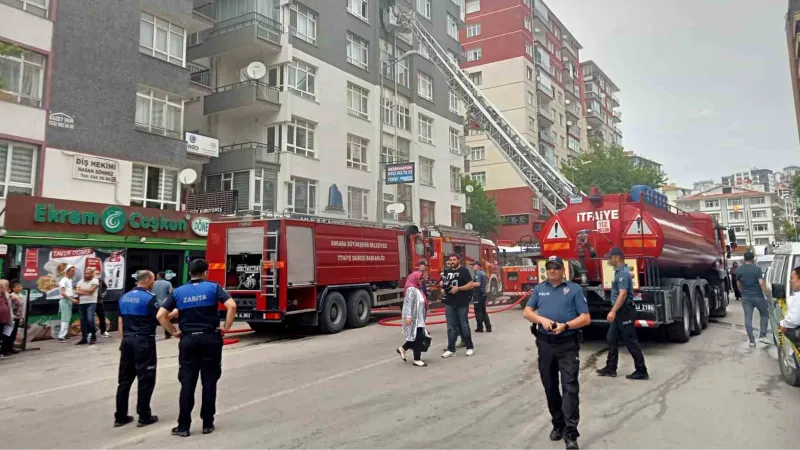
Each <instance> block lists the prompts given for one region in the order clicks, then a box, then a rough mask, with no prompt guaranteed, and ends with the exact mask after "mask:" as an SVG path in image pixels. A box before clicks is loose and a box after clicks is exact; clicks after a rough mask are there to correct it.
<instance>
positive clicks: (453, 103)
mask: <svg viewBox="0 0 800 450" xmlns="http://www.w3.org/2000/svg"><path fill="white" fill-rule="evenodd" d="M450 112H451V113H453V114H461V103H460V100H459V99H458V95H456V93H455V92H453V90H452V89H450Z"/></svg>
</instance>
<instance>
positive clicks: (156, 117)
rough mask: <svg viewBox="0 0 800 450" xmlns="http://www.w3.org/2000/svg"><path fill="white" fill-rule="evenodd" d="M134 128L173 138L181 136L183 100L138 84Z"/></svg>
mask: <svg viewBox="0 0 800 450" xmlns="http://www.w3.org/2000/svg"><path fill="white" fill-rule="evenodd" d="M136 128H138V129H140V130H143V131H147V132H149V133H154V134H160V135H162V136H167V137H171V138H173V139H181V138H182V137H183V100H182V99H180V98H178V97H176V96H174V95H171V94H167V93H164V92H160V91H156V90H154V89H150V88H146V87H143V86H139V87H138V88H137V91H136Z"/></svg>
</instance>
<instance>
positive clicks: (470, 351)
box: [467, 348, 475, 356]
mask: <svg viewBox="0 0 800 450" xmlns="http://www.w3.org/2000/svg"><path fill="white" fill-rule="evenodd" d="M474 354H475V351H474V350H473V349H471V348H470V349H467V356H472V355H474Z"/></svg>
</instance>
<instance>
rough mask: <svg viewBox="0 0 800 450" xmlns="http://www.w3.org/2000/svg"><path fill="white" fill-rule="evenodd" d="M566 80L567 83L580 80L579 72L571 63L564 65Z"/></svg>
mask: <svg viewBox="0 0 800 450" xmlns="http://www.w3.org/2000/svg"><path fill="white" fill-rule="evenodd" d="M565 58H566V57H565ZM564 79H565V80H566V81H575V80H577V79H578V71H577V70H576V69H575V65H574V64H572V63H571V62H568V63H564Z"/></svg>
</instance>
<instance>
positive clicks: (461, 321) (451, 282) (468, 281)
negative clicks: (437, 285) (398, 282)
mask: <svg viewBox="0 0 800 450" xmlns="http://www.w3.org/2000/svg"><path fill="white" fill-rule="evenodd" d="M447 262H448V265H449V267H448V268H447V269H445V271H444V273H443V274H442V281H441V287H442V291H443V292H444V295H445V298H444V305H445V318H446V319H447V350H445V352H444V353H442V358H449V357H451V356H455V354H456V340H457V339H458V336H459V335H460V336H461V339H462V340H463V341H464V343H465V344H466V345H467V356H472V355H473V353H474V352H475V351H474V348H473V344H472V335H471V334H470V330H469V319H468V317H469V303H470V300H471V299H472V288H473V287H474V286H475V283H474V282H473V281H472V274H470V273H469V270H468V269H467V268H466V267H464V266H462V265H461V258H460V257H459V256H458V255H456V254H452V255H450V256H449V257H448V259H447Z"/></svg>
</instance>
